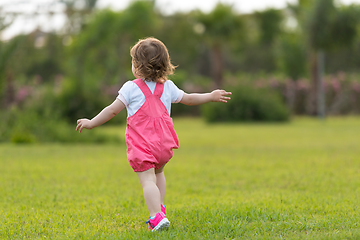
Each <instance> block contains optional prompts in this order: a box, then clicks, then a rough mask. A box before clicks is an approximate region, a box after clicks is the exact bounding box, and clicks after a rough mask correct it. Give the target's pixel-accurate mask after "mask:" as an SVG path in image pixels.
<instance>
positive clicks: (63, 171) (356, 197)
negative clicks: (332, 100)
mask: <svg viewBox="0 0 360 240" xmlns="http://www.w3.org/2000/svg"><path fill="white" fill-rule="evenodd" d="M174 123H175V128H176V130H177V132H178V135H179V139H180V149H179V150H176V151H175V154H174V158H173V159H172V160H171V162H170V163H169V164H168V165H167V167H166V168H165V169H166V170H165V173H166V177H167V186H168V189H167V195H166V205H167V215H168V218H169V220H170V221H171V226H170V228H169V230H167V231H165V232H160V233H159V232H156V233H149V232H148V231H147V226H146V224H145V221H146V220H147V217H148V212H147V209H146V206H145V203H144V200H143V196H142V190H141V187H140V184H139V183H138V179H137V176H136V174H134V173H133V171H132V169H131V168H130V166H129V164H128V163H127V160H126V146H125V143H123V144H120V145H54V144H53V145H10V144H2V145H0V239H25V238H30V239H36V238H38V239H45V238H50V239H92V238H94V239H151V238H153V239H360V224H359V222H360V207H359V206H360V137H359V136H360V135H359V133H360V118H355V117H352V118H332V119H328V120H326V121H323V122H321V121H319V120H317V119H307V118H297V119H295V120H293V121H292V122H291V123H288V124H216V125H208V124H206V123H204V122H203V121H202V120H201V119H175V120H174ZM102 128H103V131H104V132H108V133H109V134H119V135H121V136H123V135H124V126H121V127H106V126H105V127H102ZM74 134H78V133H76V132H75V131H74Z"/></svg>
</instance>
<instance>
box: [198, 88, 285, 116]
mask: <svg viewBox="0 0 360 240" xmlns="http://www.w3.org/2000/svg"><path fill="white" fill-rule="evenodd" d="M227 89H228V91H231V92H232V95H231V100H229V101H228V103H226V104H224V103H211V104H208V105H204V106H203V116H204V118H205V119H206V121H208V122H235V121H241V122H249V121H257V122H283V121H288V120H289V117H290V116H289V115H290V113H289V111H288V109H287V108H286V106H285V105H284V103H283V102H282V101H281V99H280V98H279V96H278V95H276V93H274V92H271V90H268V89H256V88H254V87H252V86H249V85H239V86H237V87H235V88H227Z"/></svg>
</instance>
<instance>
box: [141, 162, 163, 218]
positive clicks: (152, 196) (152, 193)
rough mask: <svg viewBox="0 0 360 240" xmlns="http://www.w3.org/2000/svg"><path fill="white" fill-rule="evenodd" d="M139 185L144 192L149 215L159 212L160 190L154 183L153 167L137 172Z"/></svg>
mask: <svg viewBox="0 0 360 240" xmlns="http://www.w3.org/2000/svg"><path fill="white" fill-rule="evenodd" d="M137 175H138V177H139V180H140V183H141V186H142V188H143V192H144V198H145V202H146V206H147V207H148V209H149V213H150V216H151V217H154V216H155V215H156V214H157V213H158V212H161V207H160V204H161V202H160V190H159V188H158V186H157V185H156V175H155V169H154V168H151V169H149V170H147V171H144V172H137Z"/></svg>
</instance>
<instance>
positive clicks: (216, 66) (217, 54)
mask: <svg viewBox="0 0 360 240" xmlns="http://www.w3.org/2000/svg"><path fill="white" fill-rule="evenodd" d="M211 65H212V66H211V68H212V74H213V79H214V85H215V88H221V87H222V83H223V71H224V70H223V69H224V66H223V58H222V52H221V46H220V45H219V44H215V45H214V46H213V48H212V60H211Z"/></svg>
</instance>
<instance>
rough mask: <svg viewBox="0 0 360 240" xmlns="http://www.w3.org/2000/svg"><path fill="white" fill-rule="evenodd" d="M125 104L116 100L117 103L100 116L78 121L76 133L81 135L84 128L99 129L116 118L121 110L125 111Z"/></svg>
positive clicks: (108, 107) (104, 110)
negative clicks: (98, 127)
mask: <svg viewBox="0 0 360 240" xmlns="http://www.w3.org/2000/svg"><path fill="white" fill-rule="evenodd" d="M124 107H125V104H124V103H123V102H122V101H120V100H119V99H115V101H114V102H113V103H112V104H110V105H109V106H107V107H106V108H104V109H103V110H102V111H101V112H100V113H99V114H98V115H96V116H95V117H94V118H93V119H91V120H89V119H87V118H82V119H79V120H77V126H76V131H79V133H81V131H82V129H83V128H86V129H92V128H94V127H97V126H99V125H101V124H103V123H106V122H107V121H109V120H110V119H112V118H113V117H115V116H116V115H117V114H118V113H119V112H120V111H121V110H123V109H124Z"/></svg>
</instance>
